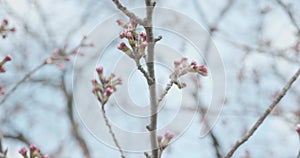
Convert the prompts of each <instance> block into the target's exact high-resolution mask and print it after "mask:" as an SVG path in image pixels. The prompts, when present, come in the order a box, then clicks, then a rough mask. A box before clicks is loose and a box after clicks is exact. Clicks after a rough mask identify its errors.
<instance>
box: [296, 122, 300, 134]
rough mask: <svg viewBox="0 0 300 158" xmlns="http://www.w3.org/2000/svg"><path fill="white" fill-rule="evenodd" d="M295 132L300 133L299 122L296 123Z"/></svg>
mask: <svg viewBox="0 0 300 158" xmlns="http://www.w3.org/2000/svg"><path fill="white" fill-rule="evenodd" d="M296 132H297V133H298V134H299V135H300V124H297V125H296Z"/></svg>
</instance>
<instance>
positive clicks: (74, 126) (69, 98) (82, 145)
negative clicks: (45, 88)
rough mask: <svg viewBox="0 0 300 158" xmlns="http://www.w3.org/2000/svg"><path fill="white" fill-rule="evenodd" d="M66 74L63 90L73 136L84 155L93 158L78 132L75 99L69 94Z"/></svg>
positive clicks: (62, 85) (62, 84) (62, 82)
mask: <svg viewBox="0 0 300 158" xmlns="http://www.w3.org/2000/svg"><path fill="white" fill-rule="evenodd" d="M64 77H65V73H63V75H62V79H61V87H62V90H63V92H64V95H65V97H66V100H67V114H68V115H67V116H68V118H69V120H70V123H71V127H72V135H73V137H74V138H75V140H76V141H77V143H78V145H79V147H80V148H81V149H82V151H83V154H84V156H85V157H86V158H91V154H90V151H89V148H88V146H87V143H86V141H85V140H84V138H83V137H82V135H81V134H80V132H79V130H78V124H77V122H76V120H75V118H74V114H73V97H72V93H69V92H68V91H67V87H66V84H65V79H64Z"/></svg>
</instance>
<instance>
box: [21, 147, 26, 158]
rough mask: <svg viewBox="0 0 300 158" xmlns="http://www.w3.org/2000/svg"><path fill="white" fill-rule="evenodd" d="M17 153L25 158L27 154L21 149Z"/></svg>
mask: <svg viewBox="0 0 300 158" xmlns="http://www.w3.org/2000/svg"><path fill="white" fill-rule="evenodd" d="M19 153H20V154H21V155H23V156H24V157H25V156H26V154H27V150H26V149H25V148H24V147H23V148H21V149H20V150H19Z"/></svg>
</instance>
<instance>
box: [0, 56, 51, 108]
mask: <svg viewBox="0 0 300 158" xmlns="http://www.w3.org/2000/svg"><path fill="white" fill-rule="evenodd" d="M45 65H46V62H43V63H42V64H40V65H38V66H37V67H35V68H34V69H32V70H31V71H30V72H28V73H27V74H26V75H25V76H24V77H23V78H22V79H21V80H20V81H19V82H18V83H17V84H16V85H15V86H14V87H13V88H12V89H11V90H10V91H8V92H7V93H6V95H5V96H4V97H3V99H2V100H1V102H0V106H1V105H2V104H3V103H4V102H5V101H6V100H7V99H8V98H9V96H10V95H11V94H12V93H14V91H16V90H17V88H18V87H19V86H20V85H22V84H23V83H24V82H25V81H26V80H27V79H28V78H30V77H31V76H32V75H33V74H34V73H35V72H36V71H38V70H39V69H41V68H42V67H44V66H45Z"/></svg>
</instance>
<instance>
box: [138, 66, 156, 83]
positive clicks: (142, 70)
mask: <svg viewBox="0 0 300 158" xmlns="http://www.w3.org/2000/svg"><path fill="white" fill-rule="evenodd" d="M136 66H137V68H138V70H140V71H141V73H142V74H143V75H144V77H145V78H146V79H147V82H148V84H150V85H151V84H152V83H153V82H154V81H153V79H152V78H151V77H150V76H149V74H148V72H146V70H145V69H144V68H143V67H142V65H141V63H140V62H139V61H136Z"/></svg>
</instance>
